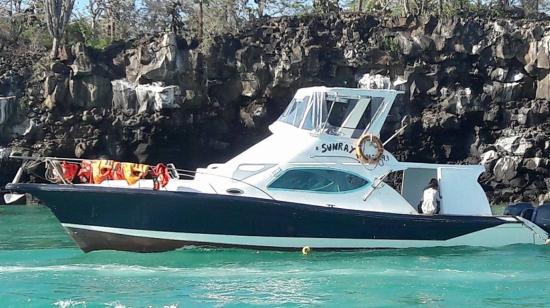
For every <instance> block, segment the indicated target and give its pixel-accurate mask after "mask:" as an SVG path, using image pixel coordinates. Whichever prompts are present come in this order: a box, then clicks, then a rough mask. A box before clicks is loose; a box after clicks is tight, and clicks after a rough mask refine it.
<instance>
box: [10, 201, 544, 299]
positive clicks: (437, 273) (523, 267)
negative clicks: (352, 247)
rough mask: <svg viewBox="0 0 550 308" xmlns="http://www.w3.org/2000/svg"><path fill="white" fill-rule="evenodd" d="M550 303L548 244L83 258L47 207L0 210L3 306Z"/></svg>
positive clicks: (117, 254)
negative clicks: (500, 246)
mask: <svg viewBox="0 0 550 308" xmlns="http://www.w3.org/2000/svg"><path fill="white" fill-rule="evenodd" d="M250 305H275V306H310V305H315V306H340V307H342V308H343V307H359V306H360V307H364V306H428V307H456V306H463V307H464V306H466V305H471V306H473V305H475V306H480V305H484V306H503V307H508V306H520V305H521V306H530V307H544V306H546V307H548V306H550V247H543V246H533V245H518V246H510V247H505V248H500V249H486V248H468V247H458V248H437V249H402V250H378V251H363V252H331V253H326V252H313V253H312V254H310V255H308V256H303V255H301V254H300V253H298V252H295V253H293V252H285V253H283V252H265V251H261V252H257V251H248V250H238V249H231V250H229V249H224V250H222V249H219V250H218V249H185V250H179V251H174V252H168V253H157V254H137V253H125V252H114V251H105V252H93V253H89V254H84V253H82V252H81V251H80V250H79V249H78V248H76V247H75V246H74V245H73V243H72V242H71V240H70V239H69V238H68V237H67V236H66V235H65V233H64V232H63V230H62V228H61V227H60V226H59V225H58V224H57V221H56V220H55V218H54V217H53V216H52V215H51V214H50V212H49V211H48V210H47V209H46V208H43V207H36V206H34V207H29V206H0V307H52V306H53V307H56V306H57V307H149V306H151V307H189V306H250Z"/></svg>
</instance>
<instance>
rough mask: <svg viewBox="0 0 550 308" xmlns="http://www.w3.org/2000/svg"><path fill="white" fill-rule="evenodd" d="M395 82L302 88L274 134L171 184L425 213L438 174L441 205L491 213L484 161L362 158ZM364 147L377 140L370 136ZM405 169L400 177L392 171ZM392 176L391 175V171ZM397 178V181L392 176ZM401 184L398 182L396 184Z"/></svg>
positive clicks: (379, 124)
mask: <svg viewBox="0 0 550 308" xmlns="http://www.w3.org/2000/svg"><path fill="white" fill-rule="evenodd" d="M401 93H402V92H399V91H395V90H368V89H351V88H326V87H311V88H303V89H299V90H298V91H297V92H296V95H295V96H294V98H293V99H292V101H291V102H290V104H289V105H288V107H287V108H286V109H285V110H284V112H283V113H282V114H281V116H280V117H279V119H278V120H277V121H275V122H274V123H273V124H272V125H270V130H271V132H272V135H270V136H268V137H267V138H265V139H264V140H262V141H260V142H258V143H257V144H255V145H254V146H252V147H250V148H249V149H247V150H246V151H244V152H243V153H241V154H239V155H237V156H236V157H234V158H232V159H230V160H229V161H227V162H226V163H223V164H211V165H209V166H208V167H207V168H199V169H197V170H196V174H195V177H194V179H193V180H192V181H189V180H187V181H177V182H176V183H173V184H171V185H172V186H171V187H172V189H174V190H179V191H198V192H209V193H215V194H228V195H238V196H243V197H255V198H264V199H274V200H281V201H288V202H301V203H306V204H312V205H317V206H325V207H337V208H347V209H355V210H365V211H379V212H391V213H403V214H418V211H417V210H418V207H417V206H418V204H419V202H420V200H421V198H422V195H423V191H424V188H425V186H426V185H427V184H428V182H429V181H430V179H432V178H435V179H437V180H438V182H439V187H440V189H439V191H440V194H441V213H444V214H456V215H490V214H491V211H490V207H489V203H488V201H487V198H486V196H485V194H484V192H483V190H482V189H481V187H480V185H479V184H478V182H477V178H478V177H479V175H480V174H481V172H483V167H482V166H457V165H437V164H422V163H410V162H399V161H397V160H396V159H395V157H394V156H393V155H392V154H391V153H389V152H388V151H387V150H383V149H381V150H383V153H382V155H381V156H380V158H379V160H377V161H376V163H365V162H364V161H361V160H360V159H358V158H357V151H358V150H357V143H358V139H359V138H360V137H361V136H362V135H364V134H372V135H374V136H379V135H380V130H381V129H382V126H383V124H384V122H385V120H386V118H387V116H388V114H389V112H390V109H391V107H392V105H393V102H394V101H395V98H396V97H397V95H399V94H401ZM365 144H366V146H365V147H364V148H362V149H363V151H364V152H367V153H369V151H371V152H372V151H373V149H374V148H375V147H374V145H373V144H370V143H368V142H367V143H365ZM393 174H399V175H400V177H399V179H398V180H397V181H396V180H395V177H391V176H390V175H393ZM389 176H390V177H389ZM390 178H392V179H393V182H394V183H389V182H390V181H389V179H390ZM395 182H396V183H397V184H398V185H393V186H394V187H392V185H390V184H395Z"/></svg>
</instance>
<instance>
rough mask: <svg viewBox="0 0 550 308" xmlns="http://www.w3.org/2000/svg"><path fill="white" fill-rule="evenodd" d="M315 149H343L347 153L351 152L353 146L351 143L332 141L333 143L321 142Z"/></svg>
mask: <svg viewBox="0 0 550 308" xmlns="http://www.w3.org/2000/svg"><path fill="white" fill-rule="evenodd" d="M317 150H320V151H321V153H326V152H332V151H344V152H348V153H353V151H355V147H354V146H353V145H350V144H347V143H343V142H334V143H323V144H321V148H319V147H317Z"/></svg>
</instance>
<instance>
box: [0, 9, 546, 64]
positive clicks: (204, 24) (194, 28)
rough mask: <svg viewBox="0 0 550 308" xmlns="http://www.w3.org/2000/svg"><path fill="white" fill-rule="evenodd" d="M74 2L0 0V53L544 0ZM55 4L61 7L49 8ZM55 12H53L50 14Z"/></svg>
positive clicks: (206, 37)
mask: <svg viewBox="0 0 550 308" xmlns="http://www.w3.org/2000/svg"><path fill="white" fill-rule="evenodd" d="M74 1H75V0H0V51H1V50H2V49H3V48H4V47H5V46H6V45H7V44H12V43H16V42H19V41H20V40H23V41H24V42H25V44H26V45H28V46H30V47H31V48H37V49H39V48H40V49H43V48H51V49H52V56H54V57H55V56H56V54H57V46H60V45H59V44H73V43H76V42H82V43H84V44H85V45H86V46H89V47H92V48H96V49H103V48H105V46H107V45H109V44H110V43H111V42H113V41H115V40H120V39H128V38H132V37H139V36H140V35H142V34H143V33H154V32H163V31H173V32H176V33H178V34H184V35H185V36H187V37H196V38H198V39H199V40H200V41H201V42H202V45H203V48H204V49H207V48H208V46H209V45H210V44H211V42H212V41H213V37H214V36H216V35H218V34H220V33H222V32H223V33H235V32H237V31H238V30H239V29H241V28H242V27H243V26H244V25H246V24H247V22H249V21H252V20H255V19H258V18H261V17H263V16H266V15H269V16H281V15H296V16H303V17H305V18H307V17H306V15H309V14H326V13H330V12H362V13H377V14H378V13H383V14H388V15H392V16H405V15H417V16H418V15H436V16H443V17H451V16H456V15H459V14H462V13H470V12H473V13H480V12H483V13H486V14H491V15H492V16H499V15H504V14H506V12H507V11H509V10H512V9H513V10H516V11H517V10H518V9H522V10H523V11H524V13H525V14H526V15H529V14H534V13H537V12H539V11H546V9H547V6H548V2H550V0H542V1H540V0H536V1H535V0H522V1H521V3H519V4H518V3H515V2H514V3H512V2H511V1H510V0H497V1H490V2H487V1H483V2H482V1H480V0H340V1H339V0H313V1H306V0H254V1H248V0H246V1H245V0H193V1H183V0H141V1H140V2H139V5H138V4H137V2H136V0H85V1H87V2H86V3H87V5H86V6H85V7H84V8H81V9H80V10H79V11H78V12H75V11H73V10H72V7H73V5H74ZM55 7H62V8H63V10H61V11H59V10H55V9H51V8H55ZM56 14H57V15H59V16H57V15H56ZM381 48H383V49H385V50H388V51H390V52H397V51H398V50H399V44H398V43H397V42H396V41H395V40H394V39H393V38H391V37H388V38H385V39H384V43H383V46H381Z"/></svg>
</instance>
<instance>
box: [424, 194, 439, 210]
mask: <svg viewBox="0 0 550 308" xmlns="http://www.w3.org/2000/svg"><path fill="white" fill-rule="evenodd" d="M438 200H439V193H438V191H437V189H435V188H428V189H426V190H424V194H423V196H422V212H423V213H424V214H428V215H433V214H434V212H435V209H436V208H437V201H438Z"/></svg>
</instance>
